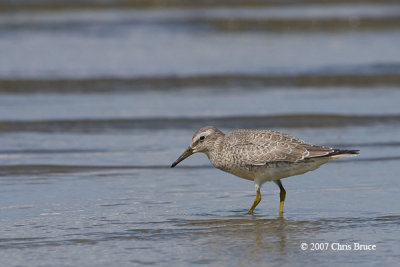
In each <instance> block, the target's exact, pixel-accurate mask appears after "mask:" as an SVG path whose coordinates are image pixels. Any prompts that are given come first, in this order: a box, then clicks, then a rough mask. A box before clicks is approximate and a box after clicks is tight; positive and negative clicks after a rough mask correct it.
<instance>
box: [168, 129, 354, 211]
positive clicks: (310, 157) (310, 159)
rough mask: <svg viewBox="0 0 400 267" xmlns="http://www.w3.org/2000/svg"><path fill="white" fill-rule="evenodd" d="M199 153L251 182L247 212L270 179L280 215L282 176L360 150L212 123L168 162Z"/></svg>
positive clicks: (312, 167)
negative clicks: (276, 188)
mask: <svg viewBox="0 0 400 267" xmlns="http://www.w3.org/2000/svg"><path fill="white" fill-rule="evenodd" d="M197 152H201V153H204V154H206V155H207V157H208V158H209V160H210V162H211V163H212V164H213V165H214V166H215V167H216V168H218V169H220V170H223V171H225V172H228V173H231V174H233V175H236V176H238V177H240V178H244V179H247V180H250V181H254V186H255V190H256V198H255V200H254V203H253V205H252V206H251V208H250V209H249V211H248V212H249V214H253V213H254V209H255V208H256V206H257V205H258V203H260V201H261V193H260V188H261V186H262V185H263V184H264V183H265V182H269V181H272V182H274V183H275V184H277V185H278V186H279V189H280V206H279V215H281V216H282V215H283V205H284V203H285V197H286V191H285V189H284V188H283V185H282V182H281V179H283V178H286V177H290V176H294V175H299V174H303V173H306V172H309V171H313V170H315V169H317V168H318V167H319V166H321V165H322V164H325V163H327V162H329V161H332V160H334V159H337V158H341V157H351V156H355V155H357V154H358V152H359V150H342V149H334V148H330V147H325V146H318V145H313V144H310V143H306V142H304V141H303V140H301V139H299V138H296V137H293V136H290V135H288V134H285V133H280V132H276V131H269V130H247V129H240V130H235V131H232V132H231V133H229V134H224V133H223V132H221V131H220V130H219V129H217V128H216V127H213V126H207V127H203V128H201V129H200V130H198V131H197V132H196V133H195V134H194V135H193V138H192V142H191V143H190V145H189V147H188V148H187V149H186V151H185V152H183V154H182V155H181V156H180V157H179V158H178V159H177V160H176V161H175V162H174V163H173V164H172V165H171V168H173V167H175V166H176V165H177V164H178V163H179V162H181V161H182V160H184V159H186V158H187V157H189V156H190V155H192V154H194V153H197Z"/></svg>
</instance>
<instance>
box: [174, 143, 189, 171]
mask: <svg viewBox="0 0 400 267" xmlns="http://www.w3.org/2000/svg"><path fill="white" fill-rule="evenodd" d="M192 154H193V151H192V149H191V148H190V147H188V149H186V150H185V152H183V153H182V155H180V157H179V158H178V159H177V160H175V162H174V163H172V165H171V168H173V167H175V166H176V165H178V163H179V162H181V161H182V160H184V159H186V158H187V157H189V156H190V155H192Z"/></svg>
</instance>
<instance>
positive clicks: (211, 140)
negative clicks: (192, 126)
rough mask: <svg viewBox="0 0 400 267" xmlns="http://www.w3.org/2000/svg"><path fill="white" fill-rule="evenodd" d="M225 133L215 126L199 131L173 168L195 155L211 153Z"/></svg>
mask: <svg viewBox="0 0 400 267" xmlns="http://www.w3.org/2000/svg"><path fill="white" fill-rule="evenodd" d="M223 135H224V133H223V132H221V131H220V130H218V129H217V128H216V127H214V126H206V127H203V128H201V129H200V130H198V131H197V132H196V133H195V134H194V135H193V138H192V142H191V143H190V145H189V147H188V148H187V149H186V150H185V152H183V153H182V155H180V157H179V158H178V159H177V160H176V161H175V162H174V163H173V164H172V165H171V168H173V167H175V166H176V165H177V164H178V163H179V162H181V161H182V160H184V159H186V158H187V157H189V156H191V155H192V154H194V153H197V152H202V153H205V154H207V153H209V152H210V151H212V150H213V149H214V147H215V141H217V139H218V138H219V137H221V136H223Z"/></svg>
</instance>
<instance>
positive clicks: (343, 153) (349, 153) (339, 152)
mask: <svg viewBox="0 0 400 267" xmlns="http://www.w3.org/2000/svg"><path fill="white" fill-rule="evenodd" d="M358 154H360V150H348V149H334V150H333V152H331V153H329V156H330V157H332V158H342V157H354V156H357V155H358Z"/></svg>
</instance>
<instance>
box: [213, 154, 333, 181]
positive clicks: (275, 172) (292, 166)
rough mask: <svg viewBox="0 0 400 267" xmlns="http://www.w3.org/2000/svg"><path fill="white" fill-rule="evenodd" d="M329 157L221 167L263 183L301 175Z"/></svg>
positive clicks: (241, 176) (239, 175) (326, 160)
mask: <svg viewBox="0 0 400 267" xmlns="http://www.w3.org/2000/svg"><path fill="white" fill-rule="evenodd" d="M328 161H330V160H329V159H313V160H307V161H301V162H295V163H293V162H283V161H282V162H273V163H268V164H265V165H262V166H250V167H249V166H230V167H229V168H220V169H221V170H223V171H226V172H229V173H231V174H233V175H236V176H238V177H240V178H243V179H247V180H251V181H253V180H256V181H258V182H259V183H261V184H263V183H265V182H268V181H276V180H279V179H283V178H287V177H290V176H294V175H300V174H303V173H306V172H309V171H313V170H315V169H317V168H318V167H319V166H321V165H322V164H324V163H326V162H328Z"/></svg>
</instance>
